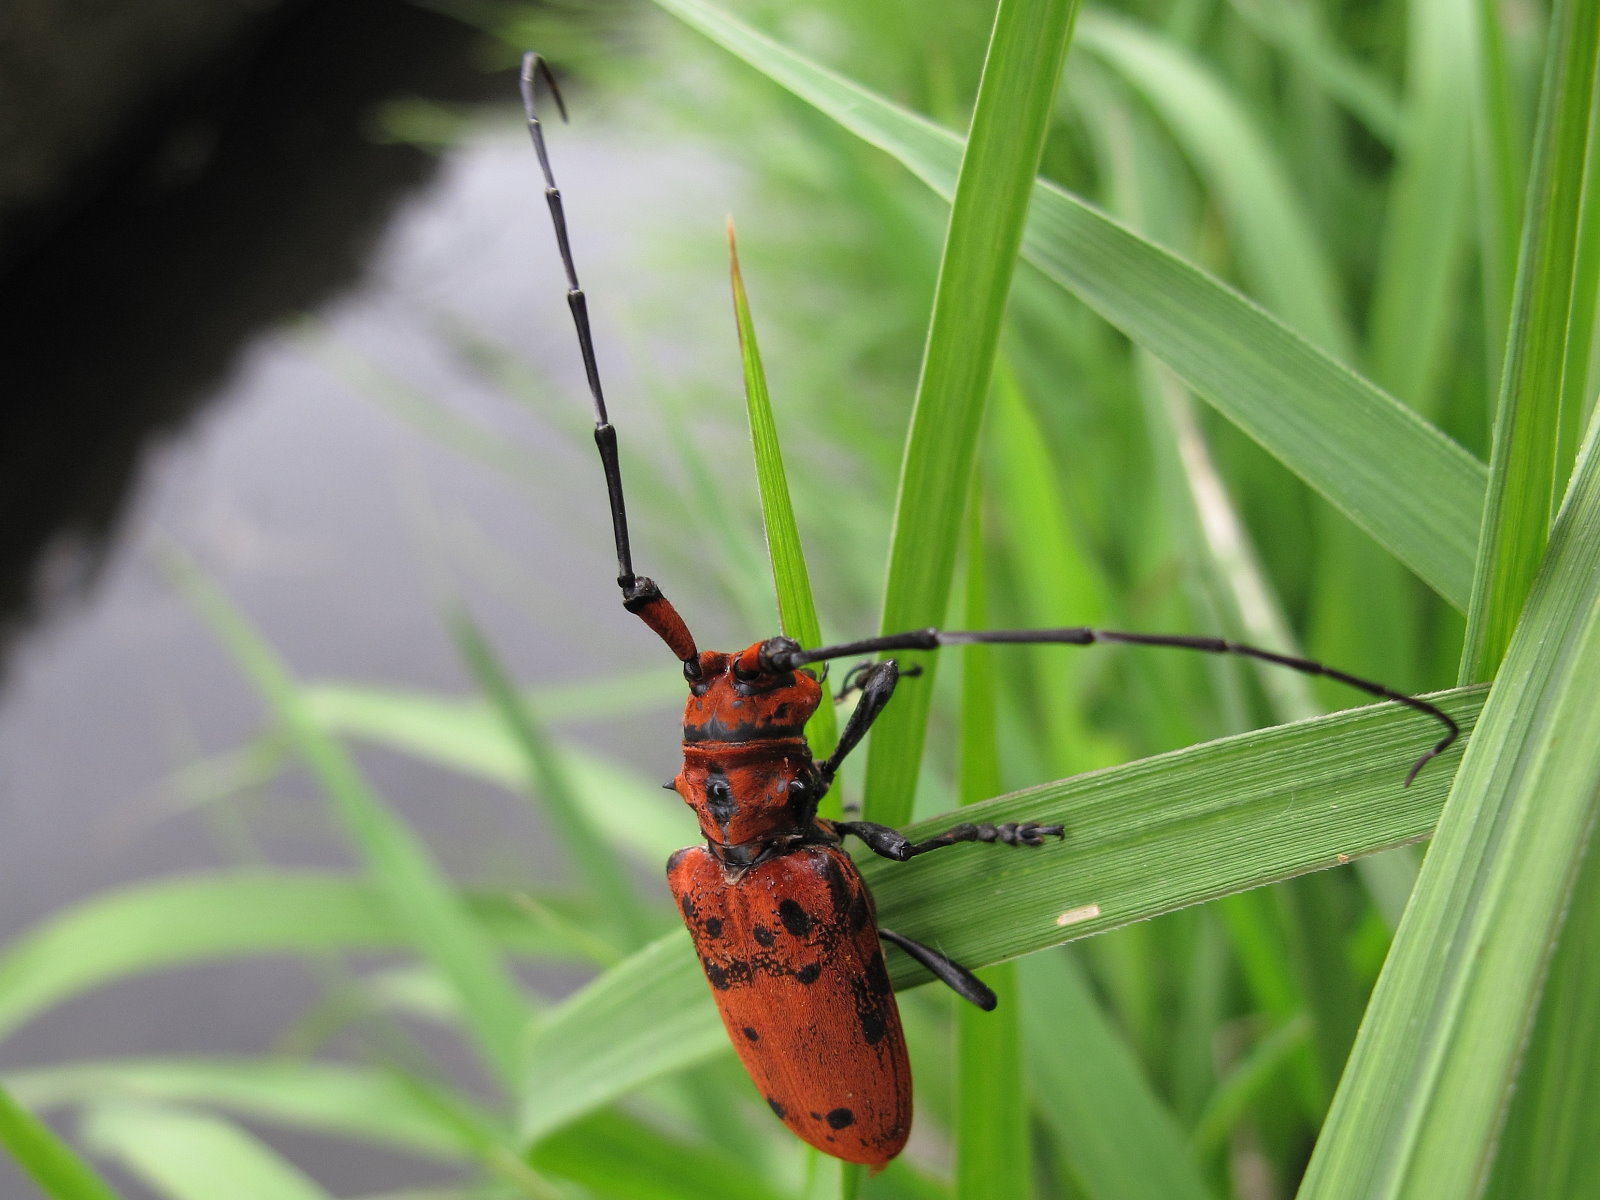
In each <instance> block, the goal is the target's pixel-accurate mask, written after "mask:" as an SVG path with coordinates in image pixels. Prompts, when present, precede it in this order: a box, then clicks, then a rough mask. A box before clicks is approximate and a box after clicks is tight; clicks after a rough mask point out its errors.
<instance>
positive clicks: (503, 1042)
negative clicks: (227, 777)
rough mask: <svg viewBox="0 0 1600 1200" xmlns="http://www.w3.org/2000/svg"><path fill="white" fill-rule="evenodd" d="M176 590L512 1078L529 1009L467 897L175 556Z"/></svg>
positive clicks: (259, 646) (240, 620) (259, 647)
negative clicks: (236, 669) (258, 698)
mask: <svg viewBox="0 0 1600 1200" xmlns="http://www.w3.org/2000/svg"><path fill="white" fill-rule="evenodd" d="M176 569H177V570H178V571H179V573H180V574H179V579H180V582H181V583H182V586H183V588H184V590H185V591H186V592H187V593H188V594H189V596H190V597H191V598H192V600H193V601H194V603H195V604H196V605H197V607H198V608H199V609H200V611H201V614H202V615H203V616H204V617H205V618H206V620H207V621H208V622H209V623H210V625H211V627H212V628H213V629H214V630H215V631H216V634H217V636H218V637H219V638H220V639H221V640H222V642H223V643H224V644H225V645H226V646H227V647H228V649H229V650H230V651H231V652H232V654H233V656H234V658H235V659H236V660H237V661H238V662H239V664H240V666H241V667H243V668H244V670H245V672H246V673H247V674H248V675H249V676H250V678H251V680H252V682H254V684H255V685H256V688H257V690H258V691H260V693H261V695H262V698H263V699H264V700H265V701H266V703H267V704H268V706H269V707H270V708H271V710H272V712H273V715H274V716H275V717H276V719H277V721H278V723H279V724H280V725H282V727H283V729H284V731H285V734H286V736H287V737H288V739H289V741H290V743H291V744H292V745H293V746H294V748H295V750H296V751H297V752H298V753H299V755H300V756H301V758H302V759H304V761H305V763H306V765H307V766H308V767H309V768H310V770H311V772H312V774H313V775H314V776H315V777H316V779H317V781H318V782H319V783H320V784H321V785H322V787H323V789H324V790H325V791H326V792H327V794H328V798H329V800H330V801H332V804H333V808H334V812H335V813H336V814H337V816H338V817H339V819H340V820H341V821H342V822H343V824H344V826H345V829H346V830H347V831H348V833H349V835H350V840H351V843H352V845H353V846H354V848H355V849H356V850H357V852H358V853H359V854H360V855H361V857H362V859H363V860H364V862H365V864H366V867H367V870H368V871H369V872H370V874H371V878H372V880H373V882H374V883H375V884H376V885H377V887H378V889H379V891H380V893H381V894H382V895H383V897H384V899H385V901H386V902H387V903H388V904H389V905H390V906H391V907H392V908H393V911H394V914H395V917H396V919H398V920H399V921H401V922H402V924H403V927H404V928H405V929H406V930H408V931H409V932H410V934H411V939H412V944H413V946H414V947H415V948H416V950H417V952H418V953H420V954H421V955H423V956H424V957H425V958H427V959H428V960H429V961H430V962H432V963H433V965H434V966H435V967H436V968H437V969H438V971H439V973H440V974H441V975H442V976H443V977H444V978H445V979H447V980H449V982H450V984H451V986H452V987H453V988H454V989H455V991H456V995H457V998H458V1000H459V1001H460V1004H461V1012H462V1017H463V1019H464V1021H465V1023H466V1026H467V1029H468V1031H469V1033H470V1035H471V1037H472V1039H473V1041H474V1042H475V1043H476V1045H477V1049H478V1051H479V1053H480V1054H481V1055H482V1057H483V1060H484V1063H485V1065H486V1066H487V1067H488V1068H489V1070H490V1072H491V1073H492V1074H493V1075H494V1076H495V1078H497V1079H498V1080H500V1081H501V1082H502V1083H503V1084H506V1085H507V1086H514V1085H515V1083H516V1082H517V1076H518V1062H519V1058H520V1047H521V1040H522V1036H523V1031H524V1029H525V1028H526V1026H527V1023H528V1020H529V1016H530V1010H529V1007H528V1004H527V1001H526V1000H525V999H524V997H523V995H522V993H521V991H520V990H519V989H518V987H517V985H516V983H515V981H514V980H513V979H512V978H511V976H510V974H509V973H508V972H507V971H506V969H505V966H504V964H503V963H502V962H501V961H500V958H499V955H498V954H497V953H496V951H495V949H494V947H493V946H492V945H491V944H490V943H489V941H488V940H487V939H486V938H485V937H484V936H483V933H482V931H481V930H480V929H479V928H478V927H477V925H476V924H475V923H474V922H473V920H472V917H471V914H470V913H469V912H468V910H467V907H466V903H465V901H463V900H462V898H461V896H460V895H459V894H458V893H457V892H456V891H455V890H454V888H453V887H452V886H451V884H450V882H449V880H447V879H446V878H445V877H444V875H443V873H442V872H441V871H440V870H439V868H438V867H437V866H436V865H435V864H434V862H433V859H432V857H431V856H430V855H429V853H428V850H427V848H426V847H425V846H424V845H423V843H422V842H421V841H420V840H419V839H418V838H417V836H416V835H415V834H414V833H412V832H411V830H410V829H409V828H407V827H406V825H405V824H404V823H403V822H402V821H400V820H399V819H398V818H397V817H395V816H394V814H392V813H391V812H389V810H388V809H387V808H386V807H385V806H384V804H383V802H382V801H381V800H380V799H379V798H378V797H377V795H376V794H375V793H374V792H373V791H372V790H371V789H370V788H369V787H368V786H367V783H366V780H365V779H363V778H362V776H361V772H360V771H359V770H358V769H357V767H356V765H355V763H354V761H353V760H352V759H351V758H350V756H349V755H348V754H347V753H346V752H345V749H344V747H343V746H341V745H340V744H339V742H338V741H337V740H335V739H334V738H333V737H331V736H329V734H328V733H327V731H326V730H325V729H323V728H322V726H320V725H319V724H317V722H316V721H315V720H314V719H313V717H312V715H311V712H310V709H309V708H308V706H307V705H306V703H305V699H304V696H303V694H302V692H301V691H300V689H299V687H298V686H297V685H296V683H295V681H294V680H293V679H292V678H291V677H290V675H289V672H288V669H287V668H286V667H285V666H284V664H283V663H282V662H281V661H280V660H279V659H278V657H277V655H276V654H274V653H273V651H272V650H271V648H270V647H268V646H267V644H266V643H265V642H264V641H263V640H262V639H261V637H260V635H259V634H257V633H256V631H255V630H254V629H252V628H251V627H250V625H249V624H248V623H247V622H246V620H245V619H244V617H243V615H242V614H240V613H239V612H238V610H236V609H235V608H234V607H233V606H232V605H231V604H229V603H228V601H227V600H226V599H225V598H224V597H223V595H222V593H221V592H220V591H218V590H217V589H216V587H215V586H214V585H213V584H212V583H211V582H210V580H208V579H206V578H204V577H203V576H202V575H201V574H200V572H199V571H198V569H197V568H195V567H194V566H192V565H191V564H189V563H187V562H186V561H185V562H181V563H180V564H179V565H178V566H177V568H176Z"/></svg>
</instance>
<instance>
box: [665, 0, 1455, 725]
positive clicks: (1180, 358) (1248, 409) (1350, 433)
mask: <svg viewBox="0 0 1600 1200" xmlns="http://www.w3.org/2000/svg"><path fill="white" fill-rule="evenodd" d="M656 3H657V4H658V5H659V6H660V7H662V8H664V9H666V10H667V11H668V12H670V13H672V14H673V15H674V16H676V17H678V18H680V19H681V20H683V21H684V22H685V23H687V24H689V25H690V26H692V27H693V28H695V29H698V30H699V31H700V32H702V33H704V34H705V35H706V36H707V37H709V38H711V39H712V40H714V41H716V42H717V43H718V44H720V45H722V46H724V47H725V48H727V49H728V50H729V51H730V52H732V53H734V54H736V55H738V56H739V57H741V58H743V59H744V60H745V61H746V62H748V63H750V64H751V65H752V66H754V67H756V68H757V69H758V70H760V71H761V72H763V73H764V74H766V75H767V76H769V77H770V78H771V79H772V80H773V81H774V82H776V83H778V84H779V85H781V86H782V87H785V88H788V89H789V90H790V91H791V92H793V93H794V94H795V95H796V96H799V97H800V98H801V99H802V100H805V101H806V102H807V103H809V104H812V105H814V106H815V107H816V108H817V109H818V110H819V111H821V112H823V113H825V114H827V115H828V116H830V117H832V118H833V119H834V120H836V121H838V122H839V123H840V125H842V126H843V127H844V128H846V129H848V130H850V131H851V132H853V133H855V134H856V135H857V136H858V137H861V138H862V139H863V140H865V141H867V142H869V143H870V144H872V145H875V146H877V147H879V148H880V149H882V150H884V151H885V152H886V153H888V154H890V155H891V156H893V157H894V158H895V159H897V160H898V161H900V162H901V163H903V164H904V165H905V166H906V167H907V168H908V169H909V170H910V171H911V172H912V173H913V174H915V175H916V176H917V177H918V178H919V179H921V180H922V181H923V182H924V183H926V184H927V185H928V186H929V187H930V188H931V189H933V191H934V192H936V193H937V194H938V195H941V196H945V197H949V196H950V195H951V194H952V193H953V190H954V186H955V180H956V168H957V164H958V163H959V161H960V159H961V153H962V148H961V142H960V140H959V139H957V138H956V137H955V136H954V135H953V134H951V133H950V132H949V131H948V130H945V129H942V128H940V127H938V126H936V125H934V124H932V123H931V122H929V121H928V120H926V119H925V118H922V117H920V116H917V115H915V114H913V113H909V112H906V111H905V110H904V109H901V108H897V107H896V106H895V105H893V104H890V103H889V102H887V101H886V100H884V99H883V98H882V97H880V96H877V95H875V94H874V93H872V92H869V91H867V90H866V89H865V88H862V87H860V86H858V85H856V84H854V83H852V82H850V81H849V80H846V79H844V78H842V77H840V76H838V75H836V74H834V73H833V72H831V71H828V70H826V69H824V68H822V67H819V66H817V65H816V64H815V63H813V62H811V61H810V60H808V59H806V58H803V57H802V56H800V55H798V54H795V53H794V52H793V51H791V50H788V49H787V48H785V47H783V46H781V45H779V44H778V43H776V42H774V41H772V40H771V39H770V38H767V37H765V36H763V35H761V34H759V33H757V32H756V31H755V30H753V29H751V28H750V27H749V26H747V25H744V24H742V23H741V22H738V21H736V20H734V19H733V18H732V17H730V16H728V15H727V14H726V13H724V12H721V11H719V10H717V9H715V8H713V7H712V6H710V5H708V4H706V3H704V2H703V0H656ZM1034 193H1035V198H1036V200H1037V203H1036V204H1035V205H1034V208H1033V211H1032V213H1031V215H1030V218H1029V221H1028V224H1027V228H1026V230H1025V233H1024V237H1023V243H1022V253H1023V256H1024V257H1026V258H1027V259H1028V260H1029V261H1030V262H1032V263H1033V264H1034V265H1035V266H1037V267H1038V268H1039V269H1040V270H1041V271H1042V272H1044V274H1045V275H1046V277H1048V278H1049V279H1051V280H1052V281H1054V282H1055V283H1056V284H1057V285H1058V286H1060V287H1062V288H1063V289H1065V290H1067V291H1068V292H1070V293H1071V294H1072V295H1074V296H1076V297H1077V298H1078V299H1080V300H1081V301H1083V302H1084V303H1085V304H1087V305H1088V306H1089V307H1090V308H1091V309H1093V310H1094V311H1095V312H1097V313H1099V314H1100V315H1101V316H1102V317H1103V318H1105V319H1106V320H1107V321H1109V322H1110V323H1111V324H1112V325H1115V326H1116V327H1117V328H1118V329H1120V330H1122V332H1123V333H1125V334H1127V335H1128V337H1130V338H1131V339H1132V340H1133V341H1135V342H1137V343H1138V344H1139V345H1141V346H1143V347H1145V348H1146V349H1148V350H1150V351H1151V352H1152V353H1154V354H1156V355H1157V356H1158V357H1160V358H1161V359H1162V361H1163V362H1165V363H1167V365H1168V366H1170V367H1172V368H1173V369H1174V370H1175V371H1177V372H1178V373H1179V374H1180V375H1181V376H1183V378H1184V379H1186V380H1188V381H1189V383H1190V385H1191V386H1192V387H1193V388H1194V389H1195V392H1196V393H1197V394H1198V395H1199V396H1200V397H1201V398H1202V399H1204V400H1205V401H1206V402H1207V403H1208V404H1210V405H1211V406H1212V407H1214V408H1215V409H1216V410H1217V411H1218V412H1220V413H1221V414H1222V415H1223V416H1225V417H1227V418H1228V420H1230V421H1232V422H1234V423H1235V424H1236V425H1238V426H1239V428H1240V429H1241V430H1243V431H1244V432H1245V433H1246V434H1247V435H1248V436H1250V437H1251V438H1254V439H1255V440H1256V441H1257V442H1259V443H1260V444H1261V445H1262V447H1264V448H1265V449H1266V450H1267V451H1268V452H1269V453H1271V454H1272V455H1274V456H1275V457H1276V458H1278V459H1279V460H1280V461H1281V462H1283V463H1284V465H1285V466H1287V467H1288V468H1289V469H1290V470H1291V471H1293V472H1294V473H1295V474H1296V475H1298V476H1300V478H1301V479H1303V480H1305V482H1306V483H1308V484H1309V485H1310V486H1311V487H1313V488H1315V489H1316V490H1317V491H1318V492H1320V493H1321V494H1322V495H1323V496H1324V497H1326V498H1327V499H1328V500H1329V502H1330V503H1332V504H1333V505H1334V506H1335V507H1337V508H1338V509H1339V510H1340V511H1342V512H1343V513H1345V514H1346V515H1347V516H1348V517H1349V518H1350V519H1351V520H1352V521H1354V522H1355V523H1356V524H1357V525H1359V526H1360V527H1361V528H1362V529H1364V530H1366V531H1367V533H1368V534H1370V535H1371V536H1372V537H1373V538H1374V539H1376V540H1377V541H1378V542H1379V544H1380V545H1382V546H1384V547H1385V548H1386V549H1388V550H1389V552H1390V553H1392V554H1393V555H1395V557H1396V558H1398V559H1400V561H1401V562H1402V563H1404V564H1405V565H1406V566H1407V567H1408V568H1409V569H1410V570H1412V571H1413V572H1415V573H1416V575H1417V576H1418V577H1419V578H1421V579H1422V580H1423V581H1424V582H1425V583H1427V584H1428V586H1429V587H1431V588H1433V589H1434V590H1435V591H1436V592H1438V594H1439V595H1440V596H1442V597H1444V599H1445V600H1447V601H1448V602H1449V603H1450V604H1452V605H1454V606H1455V607H1456V608H1459V609H1462V610H1463V611H1464V610H1465V609H1466V607H1467V604H1468V601H1469V600H1470V598H1471V593H1472V564H1473V556H1474V552H1475V548H1476V545H1477V538H1478V526H1479V519H1478V518H1479V514H1480V513H1481V511H1482V508H1483V494H1484V487H1485V481H1486V479H1487V470H1486V468H1485V467H1484V465H1483V463H1481V462H1479V461H1478V460H1477V459H1476V458H1474V457H1473V456H1472V455H1471V454H1470V453H1468V452H1467V451H1466V450H1465V449H1463V448H1462V447H1461V446H1460V445H1459V444H1458V443H1456V442H1455V441H1453V440H1452V439H1451V438H1450V437H1449V436H1448V435H1446V434H1445V433H1443V432H1442V431H1441V430H1439V429H1438V428H1437V427H1436V426H1433V425H1430V424H1429V423H1428V422H1426V421H1424V420H1423V419H1422V418H1421V417H1419V416H1418V415H1417V414H1416V413H1415V412H1413V411H1412V410H1410V409H1408V408H1406V407H1405V406H1404V405H1402V404H1400V403H1399V401H1397V400H1395V399H1394V397H1392V396H1390V395H1388V394H1387V393H1385V392H1383V391H1381V390H1380V389H1378V388H1377V387H1375V386H1373V385H1372V384H1371V383H1369V382H1368V381H1366V380H1364V379H1362V378H1360V377H1359V376H1357V375H1355V374H1353V373H1352V372H1351V371H1349V370H1348V369H1347V368H1346V367H1344V366H1343V365H1341V364H1339V363H1337V362H1335V361H1334V360H1333V359H1332V358H1330V357H1328V355H1326V354H1325V353H1323V352H1322V351H1320V350H1318V349H1316V348H1315V347H1313V346H1312V345H1311V344H1310V343H1308V342H1306V341H1304V340H1303V339H1301V338H1299V337H1298V336H1297V335H1295V334H1294V333H1292V332H1291V331H1290V330H1289V329H1288V328H1287V327H1285V326H1284V325H1283V324H1282V323H1281V322H1279V321H1277V320H1276V319H1274V318H1272V317H1271V316H1269V315H1268V314H1266V313H1265V312H1264V311H1262V310H1261V309H1260V308H1259V307H1257V306H1256V305H1255V304H1253V303H1252V302H1251V301H1249V300H1247V299H1246V298H1245V297H1243V296H1241V295H1239V293H1237V292H1236V291H1234V290H1233V289H1232V288H1230V287H1229V286H1227V285H1226V284H1224V283H1222V282H1221V281H1219V280H1217V279H1216V278H1214V277H1213V276H1210V275H1207V274H1206V273H1205V272H1203V271H1200V270H1199V269H1197V268H1196V267H1194V266H1193V265H1191V264H1189V263H1187V262H1184V261H1183V260H1181V259H1179V258H1177V257H1176V256H1174V255H1172V254H1170V253H1168V252H1167V251H1165V250H1163V249H1161V248H1160V247H1159V246H1156V245H1154V244H1153V243H1151V242H1149V241H1148V240H1146V239H1144V238H1141V237H1139V236H1138V235H1136V234H1134V233H1132V232H1131V231H1130V230H1128V229H1127V228H1126V227H1124V226H1122V225H1120V224H1119V223H1117V222H1116V221H1113V220H1112V219H1111V218H1109V217H1107V216H1106V215H1105V214H1103V213H1101V212H1099V211H1098V210H1096V209H1094V208H1093V207H1091V206H1089V205H1088V204H1085V203H1084V202H1083V201H1082V200H1080V199H1078V198H1077V197H1075V196H1072V195H1070V194H1069V193H1067V192H1066V191H1064V190H1062V189H1061V188H1059V187H1056V186H1055V185H1053V184H1050V183H1046V182H1043V181H1041V182H1039V183H1037V184H1036V185H1035V187H1034ZM890 711H891V712H892V711H893V709H891V710H890Z"/></svg>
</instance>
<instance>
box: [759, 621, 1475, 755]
mask: <svg viewBox="0 0 1600 1200" xmlns="http://www.w3.org/2000/svg"><path fill="white" fill-rule="evenodd" d="M1097 642H1120V643H1121V644H1123V645H1127V646H1170V647H1172V648H1174V649H1178V650H1200V651H1203V652H1204V653H1207V654H1235V655H1238V656H1240V657H1242V658H1254V659H1258V660H1259V661H1261V662H1268V663H1273V664H1275V665H1276V666H1280V667H1288V668H1289V669H1290V670H1292V671H1299V672H1301V673H1302V674H1306V675H1321V676H1322V677H1324V678H1326V679H1332V680H1335V681H1336V682H1338V683H1342V684H1344V685H1346V686H1347V687H1353V688H1355V689H1357V690H1358V691H1362V692H1366V693H1367V695H1369V696H1377V697H1379V698H1380V699H1383V700H1392V701H1394V702H1395V703H1396V704H1404V705H1405V706H1406V707H1407V708H1412V709H1415V710H1416V711H1417V712H1420V713H1426V714H1427V715H1428V716H1430V717H1432V718H1434V719H1435V720H1436V721H1438V722H1440V723H1441V724H1442V725H1443V726H1444V727H1445V735H1444V736H1443V737H1442V738H1440V739H1439V740H1438V741H1437V742H1435V743H1434V745H1433V746H1432V748H1431V749H1429V751H1428V752H1427V753H1426V754H1424V755H1423V756H1422V757H1421V758H1419V759H1417V761H1416V762H1415V763H1414V764H1413V765H1412V767H1411V770H1410V771H1409V772H1407V774H1406V786H1407V787H1410V786H1411V781H1412V780H1413V779H1415V778H1416V777H1417V772H1418V771H1420V770H1422V768H1423V767H1424V766H1426V765H1427V764H1428V763H1429V762H1431V761H1432V760H1433V759H1435V758H1437V757H1438V756H1439V755H1441V754H1443V753H1444V751H1445V750H1446V749H1447V748H1448V747H1449V746H1450V743H1451V742H1453V741H1455V740H1456V738H1457V737H1458V736H1460V733H1461V727H1460V726H1459V725H1457V724H1456V722H1455V719H1454V718H1453V717H1451V716H1450V714H1449V713H1447V712H1445V711H1444V710H1443V709H1442V708H1439V707H1438V706H1437V705H1434V704H1430V703H1428V701H1426V700H1419V699H1418V698H1417V697H1415V696H1408V695H1406V694H1405V693H1404V692H1397V691H1395V690H1394V689H1393V688H1390V687H1385V686H1384V685H1383V684H1381V683H1375V682H1373V681H1372V680H1370V679H1362V678H1361V677H1360V676H1358V675H1351V674H1349V673H1347V672H1345V671H1341V670H1339V669H1338V668H1337V667H1330V666H1328V665H1327V664H1326V663H1320V662H1317V661H1315V660H1314V659H1309V658H1298V657H1296V656H1295V655H1292V654H1279V653H1278V652H1277V651H1275V650H1263V649H1261V648H1260V647H1257V646H1246V645H1244V644H1243V643H1242V642H1230V641H1228V640H1226V639H1225V638H1219V637H1201V636H1196V635H1193V634H1185V633H1127V632H1124V631H1122V630H1119V629H1091V628H1089V627H1088V626H1086V625H1074V626H1070V627H1067V628H1062V629H987V630H961V629H913V630H910V631H909V632H907V633H890V634H885V635H883V636H882V637H869V638H862V639H861V640H860V641H856V642H841V643H840V644H839V645H836V646H821V647H819V648H817V649H815V650H804V649H801V648H800V647H799V646H797V645H796V644H795V643H793V642H791V641H788V639H786V638H775V639H773V640H772V641H771V642H768V643H767V646H769V647H771V649H770V650H767V649H766V648H765V647H764V648H763V655H762V662H763V665H764V666H767V667H769V668H773V669H777V670H790V671H792V670H794V669H795V668H796V667H799V666H803V665H804V664H806V663H814V662H825V661H827V660H828V659H833V658H853V657H855V656H856V655H858V654H877V653H880V652H881V651H884V650H936V649H938V648H939V647H940V646H972V645H978V644H990V645H993V644H1010V645H1014V646H1035V645H1064V646H1093V645H1094V644H1096V643H1097Z"/></svg>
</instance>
